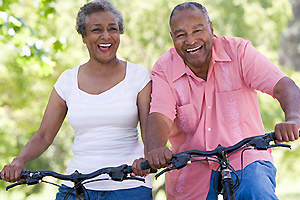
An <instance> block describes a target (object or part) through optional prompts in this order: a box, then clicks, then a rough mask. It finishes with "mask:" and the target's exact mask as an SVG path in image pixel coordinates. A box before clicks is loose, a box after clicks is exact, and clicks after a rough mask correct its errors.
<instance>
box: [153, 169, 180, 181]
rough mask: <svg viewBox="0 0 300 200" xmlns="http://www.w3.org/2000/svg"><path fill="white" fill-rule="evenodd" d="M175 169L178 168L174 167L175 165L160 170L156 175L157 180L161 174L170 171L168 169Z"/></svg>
mask: <svg viewBox="0 0 300 200" xmlns="http://www.w3.org/2000/svg"><path fill="white" fill-rule="evenodd" d="M174 169H176V167H174V166H172V167H169V168H165V169H164V170H162V171H160V172H159V173H157V174H156V175H155V179H156V180H157V178H158V177H159V176H160V175H162V174H163V173H165V172H168V171H171V170H174Z"/></svg>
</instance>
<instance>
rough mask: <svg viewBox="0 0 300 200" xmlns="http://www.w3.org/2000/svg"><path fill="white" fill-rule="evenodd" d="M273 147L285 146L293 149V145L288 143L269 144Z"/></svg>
mask: <svg viewBox="0 0 300 200" xmlns="http://www.w3.org/2000/svg"><path fill="white" fill-rule="evenodd" d="M273 147H285V148H289V149H292V147H291V145H288V144H272V145H269V146H268V148H273Z"/></svg>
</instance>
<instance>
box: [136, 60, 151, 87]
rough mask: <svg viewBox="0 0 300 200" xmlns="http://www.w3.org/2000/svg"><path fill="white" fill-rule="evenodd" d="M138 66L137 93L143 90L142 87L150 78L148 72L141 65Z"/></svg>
mask: <svg viewBox="0 0 300 200" xmlns="http://www.w3.org/2000/svg"><path fill="white" fill-rule="evenodd" d="M138 66H139V69H140V70H139V73H138V75H137V76H138V77H137V78H139V80H140V81H139V83H140V84H139V92H140V91H142V90H143V89H144V87H145V86H146V85H147V84H148V83H149V82H150V81H151V78H150V74H149V71H148V70H147V69H146V68H145V67H144V66H142V65H138Z"/></svg>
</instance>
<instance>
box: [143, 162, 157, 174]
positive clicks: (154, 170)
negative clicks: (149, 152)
mask: <svg viewBox="0 0 300 200" xmlns="http://www.w3.org/2000/svg"><path fill="white" fill-rule="evenodd" d="M140 167H141V170H145V169H150V173H156V172H157V169H152V168H151V167H150V165H149V162H148V160H146V161H145V162H142V163H141V164H140Z"/></svg>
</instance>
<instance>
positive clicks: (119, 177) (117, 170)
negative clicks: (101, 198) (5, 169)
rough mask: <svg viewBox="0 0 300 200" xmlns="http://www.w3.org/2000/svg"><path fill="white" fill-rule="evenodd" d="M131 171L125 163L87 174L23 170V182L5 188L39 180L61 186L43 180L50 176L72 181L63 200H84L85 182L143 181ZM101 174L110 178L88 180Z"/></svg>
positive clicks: (38, 181) (153, 171) (30, 183)
mask: <svg viewBox="0 0 300 200" xmlns="http://www.w3.org/2000/svg"><path fill="white" fill-rule="evenodd" d="M132 172H133V171H132V167H131V166H128V165H126V164H123V165H120V166H118V167H106V168H102V169H98V170H96V171H94V172H91V173H88V174H82V173H79V172H78V171H77V170H76V171H75V172H73V173H72V174H70V175H64V174H60V173H57V172H54V171H47V170H40V171H30V170H25V171H22V172H21V179H25V182H17V183H13V184H11V185H9V186H7V187H6V190H9V189H11V188H13V187H15V186H18V185H24V184H27V185H35V184H38V183H41V182H44V183H48V184H52V185H55V186H58V187H61V185H58V184H55V183H51V182H48V181H44V180H43V178H44V177H46V176H51V177H54V178H57V179H60V180H68V181H72V182H73V183H74V187H72V189H71V190H69V191H68V193H67V194H66V196H65V197H64V200H67V199H68V198H69V196H70V195H74V196H75V199H78V200H84V199H85V194H87V199H88V200H89V199H90V197H89V196H88V193H87V192H85V191H86V189H85V187H84V184H86V183H90V182H95V181H103V180H113V181H124V180H138V181H143V182H145V179H144V178H141V177H136V176H129V175H130V174H131V173H132ZM150 173H156V170H152V169H151V170H150ZM101 174H108V175H109V177H110V178H99V179H93V180H89V179H92V178H95V177H97V176H99V175H101ZM0 179H1V177H0ZM74 190H75V194H74V193H73V192H74Z"/></svg>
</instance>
